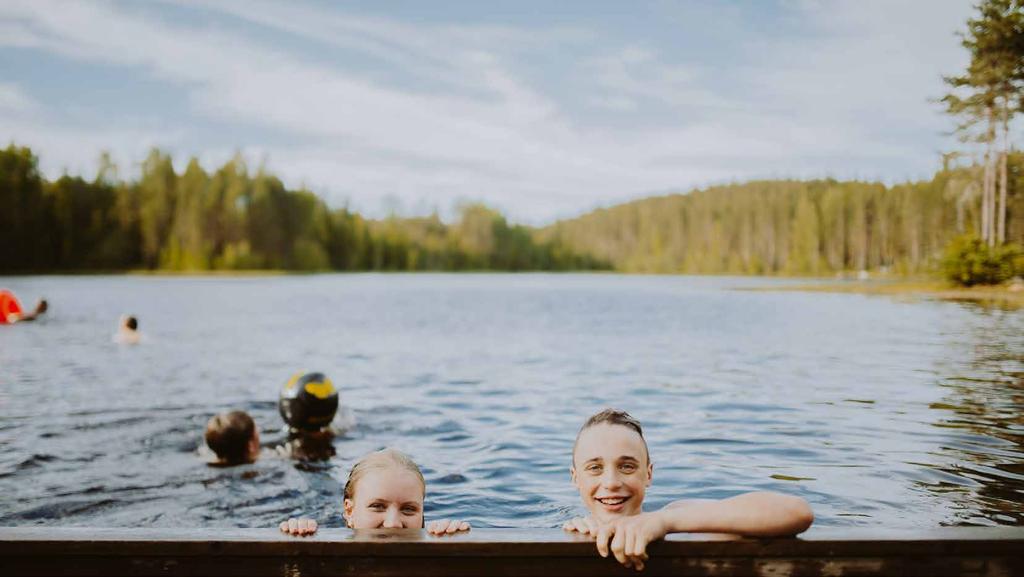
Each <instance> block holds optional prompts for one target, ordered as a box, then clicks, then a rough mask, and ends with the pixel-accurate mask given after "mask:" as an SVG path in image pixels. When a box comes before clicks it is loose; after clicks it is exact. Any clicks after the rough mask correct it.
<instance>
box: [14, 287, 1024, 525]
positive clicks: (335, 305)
mask: <svg viewBox="0 0 1024 577" xmlns="http://www.w3.org/2000/svg"><path fill="white" fill-rule="evenodd" d="M786 282H787V281H778V280H766V279H749V278H747V279H739V278H693V277H644V276H618V275H532V274H530V275H489V274H488V275H475V274H464V275H397V274H396V275H373V274H369V275H323V276H283V277H251V278H219V277H205V278H158V277H126V276H114V277H14V278H10V277H8V278H3V277H0V286H5V287H7V288H10V289H12V290H14V291H15V292H16V293H17V294H18V295H19V296H20V297H21V298H22V300H23V301H27V302H25V304H26V306H31V305H32V304H33V303H34V302H35V300H36V299H37V298H39V297H40V296H45V297H46V298H48V299H49V301H50V304H51V312H50V313H49V314H48V315H47V316H46V317H45V318H44V319H42V320H41V321H40V322H37V323H34V324H30V323H27V324H23V325H15V326H0V448H2V450H0V495H2V497H0V525H62V526H67V525H89V526H115V527H116V526H121V527H138V526H162V527H192V526H205V527H271V526H275V525H276V524H277V522H279V521H281V520H283V519H285V518H287V517H289V516H295V515H307V516H314V517H316V518H318V519H319V520H320V521H321V523H323V524H326V525H327V526H333V527H340V526H342V521H341V492H342V487H343V485H344V482H345V478H346V475H347V473H348V469H349V467H350V466H351V464H352V463H353V462H354V460H356V459H357V458H358V457H359V456H361V455H363V454H365V453H366V452H368V451H372V450H375V449H378V448H381V447H384V446H394V447H397V448H399V449H401V450H403V451H405V452H407V453H409V454H410V455H412V456H413V458H414V459H415V460H416V461H417V462H419V463H420V464H421V466H422V467H423V469H424V473H425V475H426V477H427V483H428V491H427V493H428V494H427V518H428V519H432V518H441V517H458V518H464V519H468V520H469V521H471V522H472V523H473V524H474V525H475V526H480V527H552V526H556V525H559V524H560V523H561V522H562V521H564V520H565V519H567V518H569V517H570V516H573V515H577V514H580V513H581V512H582V509H581V506H580V505H579V500H578V497H577V495H576V494H575V492H574V490H573V488H572V486H571V485H570V482H569V476H568V465H569V458H570V457H569V453H570V450H571V446H572V441H573V437H574V435H575V432H576V430H577V428H578V427H579V425H580V424H581V423H582V421H583V420H584V419H585V418H586V417H587V416H588V415H590V414H591V413H593V412H595V411H597V410H599V409H602V408H604V407H607V406H615V407H620V408H624V409H626V410H629V411H630V412H631V413H632V414H633V415H634V416H636V417H638V418H639V419H640V420H641V421H642V422H643V424H644V426H645V430H646V433H647V436H648V440H649V442H650V445H651V454H652V458H653V460H654V463H655V469H654V483H653V486H652V487H651V489H650V492H649V497H648V506H647V509H651V508H655V507H659V506H661V505H664V504H665V503H667V502H669V501H672V500H675V499H679V498H686V497H709V498H720V497H727V496H730V495H733V494H736V493H738V492H742V491H749V490H755V489H769V490H776V491H783V492H787V493H794V494H798V495H801V496H803V497H805V498H806V499H808V500H809V501H810V502H811V503H812V506H813V508H814V510H815V512H816V514H817V518H818V519H817V525H818V526H851V525H861V526H880V527H881V526H884V527H889V528H892V527H897V528H913V529H920V528H927V527H934V526H939V525H1020V524H1022V523H1024V312H1021V311H1007V310H1000V309H998V308H995V309H993V308H984V307H980V306H977V305H972V304H960V303H949V302H933V301H927V300H925V301H920V300H919V301H901V300H895V299H891V298H887V297H866V296H860V295H850V294H825V293H797V292H752V291H742V290H734V289H736V288H742V287H751V286H765V285H783V284H785V283H786ZM790 282H791V281H790ZM122 313H132V314H135V315H137V316H138V317H139V321H140V329H141V331H142V332H143V334H144V339H145V340H144V342H143V343H142V344H140V345H139V346H134V347H133V346H123V345H118V344H115V343H114V342H112V339H111V336H112V335H113V333H114V332H115V329H116V324H117V320H118V317H119V315H121V314H122ZM300 370H319V371H323V372H325V373H326V374H327V375H328V376H330V377H331V379H332V380H333V381H334V382H335V384H336V385H337V386H338V387H339V388H340V389H341V395H342V397H341V398H342V404H343V405H344V407H345V411H346V414H347V415H348V416H350V417H353V418H354V422H355V424H354V425H353V426H352V428H350V429H349V430H348V431H347V433H345V434H344V435H343V436H341V437H340V438H338V439H336V441H335V446H336V448H337V453H338V454H337V456H336V457H334V458H333V459H332V460H330V461H328V462H325V463H303V462H295V461H290V460H287V459H283V458H267V459H262V460H260V461H259V462H257V463H255V464H253V465H247V466H242V467H235V468H230V469H219V468H212V467H209V466H207V465H205V464H204V461H203V457H202V456H201V455H200V453H199V451H198V448H199V447H200V445H201V444H202V432H203V427H204V426H205V423H206V421H207V419H208V418H209V417H210V416H211V415H212V414H214V413H216V412H219V411H225V410H230V409H243V410H246V411H249V412H250V413H251V414H252V415H253V416H254V418H255V419H256V421H257V423H258V425H259V427H260V429H261V433H262V436H263V440H264V445H265V446H266V447H268V448H271V447H273V446H274V445H275V444H278V443H280V442H281V441H282V439H283V437H284V435H283V433H282V425H283V423H282V421H281V418H280V416H279V415H278V413H277V395H278V391H279V390H280V388H281V387H282V386H283V384H284V383H285V382H286V381H287V380H288V378H289V376H290V375H292V374H293V373H294V372H296V371H300Z"/></svg>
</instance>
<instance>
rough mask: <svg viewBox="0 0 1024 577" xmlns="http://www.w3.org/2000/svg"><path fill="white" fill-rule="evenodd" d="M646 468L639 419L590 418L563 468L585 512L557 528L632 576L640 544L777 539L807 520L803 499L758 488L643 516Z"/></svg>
mask: <svg viewBox="0 0 1024 577" xmlns="http://www.w3.org/2000/svg"><path fill="white" fill-rule="evenodd" d="M653 471H654V466H653V464H652V463H651V460H650V453H648V450H647V441H645V440H644V436H643V430H642V429H641V428H640V423H639V421H637V420H636V419H634V418H633V417H631V416H630V415H629V413H626V412H624V411H617V410H614V409H606V410H604V411H601V412H599V413H597V414H596V415H594V416H592V417H590V418H589V419H587V422H586V423H584V424H583V427H582V428H580V431H579V433H578V434H577V435H576V443H575V445H574V446H573V454H572V466H571V467H570V469H569V472H570V474H571V476H572V482H573V484H574V485H575V486H576V488H577V489H578V490H579V492H580V498H582V500H583V504H584V505H585V506H586V507H587V510H588V511H589V512H590V515H589V516H588V517H579V518H576V519H572V520H570V521H568V522H566V523H565V525H564V527H563V528H564V529H565V530H566V531H572V532H578V533H582V534H584V535H593V536H594V537H595V538H596V541H597V551H598V553H599V554H600V555H601V556H602V557H607V556H608V553H609V552H611V553H612V554H613V555H615V558H616V559H617V560H618V561H619V563H622V564H623V565H625V566H626V567H633V568H634V569H636V570H638V571H639V570H642V569H643V568H644V562H645V561H646V560H647V544H648V543H650V542H651V541H656V540H658V539H661V538H663V537H664V536H665V535H667V534H669V533H684V532H685V533H732V534H737V535H745V536H748V537H783V536H790V535H796V534H798V533H802V532H804V531H806V530H807V528H808V527H810V526H811V523H812V522H813V521H814V515H813V513H811V508H810V506H808V504H807V502H806V501H804V500H803V499H801V498H799V497H792V496H788V495H780V494H778V493H769V492H763V491H759V492H755V493H745V494H742V495H737V496H735V497H730V498H728V499H722V500H720V501H716V500H704V499H686V500H681V501H675V502H674V503H670V504H668V505H666V506H665V507H663V508H662V509H660V510H658V511H651V512H648V513H645V512H643V509H642V506H643V502H644V494H645V493H646V492H647V487H648V486H650V484H651V477H652V473H653Z"/></svg>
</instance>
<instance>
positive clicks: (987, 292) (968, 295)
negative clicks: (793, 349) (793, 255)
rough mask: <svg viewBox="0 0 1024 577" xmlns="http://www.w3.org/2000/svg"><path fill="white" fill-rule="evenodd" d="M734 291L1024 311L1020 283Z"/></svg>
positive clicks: (909, 282) (881, 283) (877, 283)
mask: <svg viewBox="0 0 1024 577" xmlns="http://www.w3.org/2000/svg"><path fill="white" fill-rule="evenodd" d="M736 290H747V291H771V292H777V291H785V292H826V293H846V294H864V295H884V296H891V297H900V298H908V299H915V298H923V299H933V300H942V301H970V302H977V303H980V304H994V305H1006V306H1009V307H1010V308H1013V309H1018V308H1022V307H1024V284H1020V283H1017V284H1013V283H1011V284H1004V285H994V286H974V287H957V286H953V285H951V284H948V283H945V282H942V281H938V280H921V279H903V280H864V281H860V280H851V281H842V282H825V283H821V284H798V285H788V286H765V287H752V288H738V289H736Z"/></svg>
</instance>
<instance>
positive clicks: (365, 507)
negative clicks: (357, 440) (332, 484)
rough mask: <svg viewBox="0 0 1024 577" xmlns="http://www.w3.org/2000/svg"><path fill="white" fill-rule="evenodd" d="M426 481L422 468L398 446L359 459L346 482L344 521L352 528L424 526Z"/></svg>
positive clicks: (417, 527) (416, 527)
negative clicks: (398, 448) (398, 449)
mask: <svg viewBox="0 0 1024 577" xmlns="http://www.w3.org/2000/svg"><path fill="white" fill-rule="evenodd" d="M426 491H427V484H426V481H424V479H423V473H422V472H420V468H419V467H418V466H417V465H416V463H415V462H413V460H412V459H410V458H409V457H408V456H407V455H405V454H404V453H402V452H400V451H396V450H395V449H384V450H382V451H377V452H375V453H370V454H369V455H366V456H365V457H363V458H362V459H360V460H359V461H358V462H357V463H356V464H355V465H353V466H352V470H351V471H350V472H349V474H348V482H347V483H345V522H346V523H347V524H348V526H349V527H350V528H352V529H376V528H385V529H400V528H415V529H419V528H421V527H423V500H424V498H425V497H426Z"/></svg>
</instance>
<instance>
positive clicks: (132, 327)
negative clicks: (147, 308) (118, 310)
mask: <svg viewBox="0 0 1024 577" xmlns="http://www.w3.org/2000/svg"><path fill="white" fill-rule="evenodd" d="M140 340H142V333H140V332H139V319H137V318H135V317H134V316H131V315H122V316H121V322H120V324H119V325H118V327H117V333H116V334H114V342H116V343H121V344H124V345H135V344H138V343H139V341H140Z"/></svg>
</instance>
